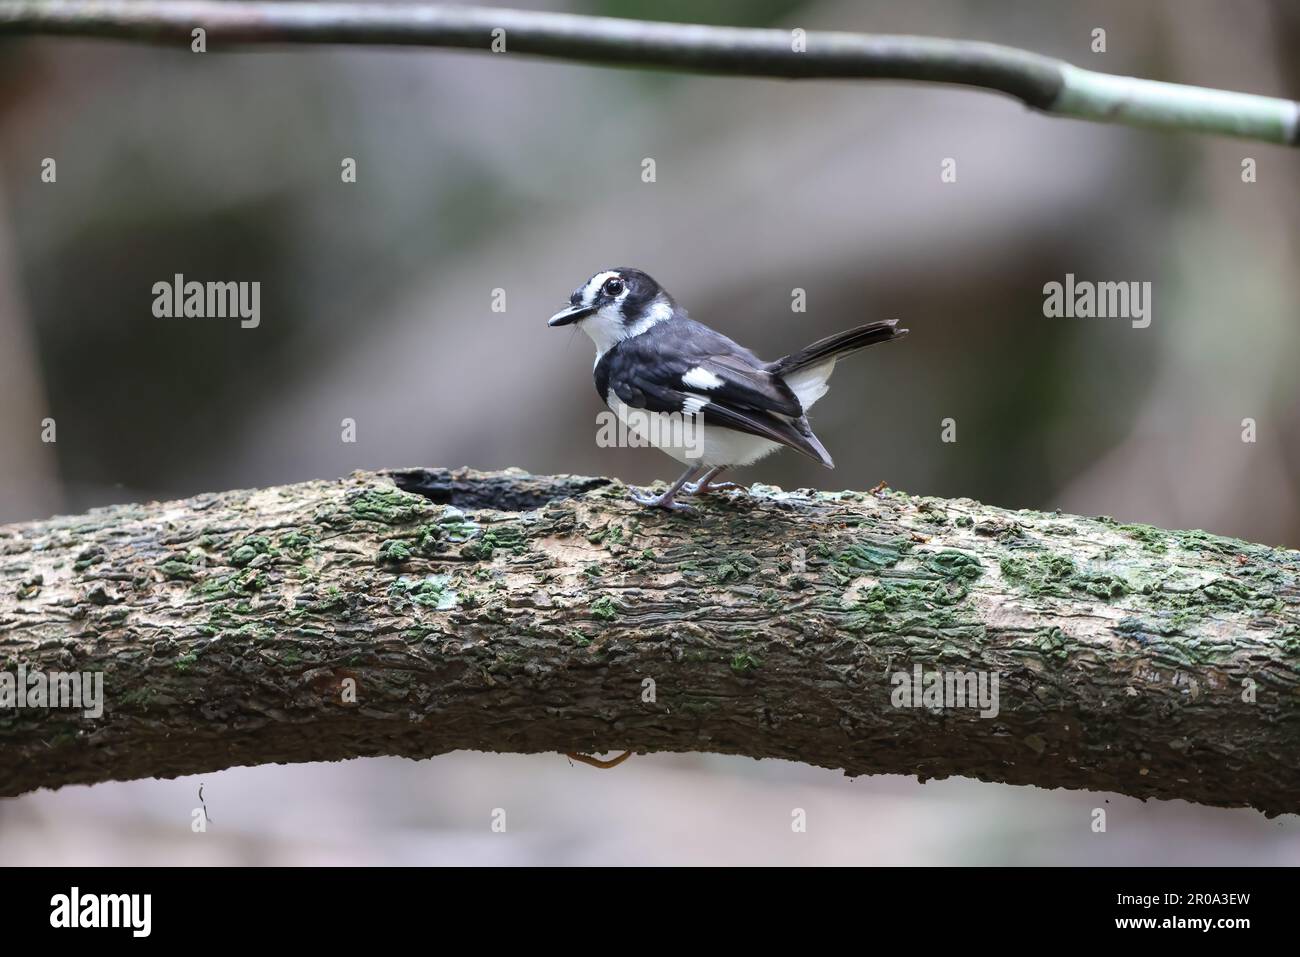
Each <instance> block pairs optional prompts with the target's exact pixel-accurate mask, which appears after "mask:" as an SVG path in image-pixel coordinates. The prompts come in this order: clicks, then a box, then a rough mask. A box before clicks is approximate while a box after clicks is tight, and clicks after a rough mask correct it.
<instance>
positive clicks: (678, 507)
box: [630, 465, 701, 512]
mask: <svg viewBox="0 0 1300 957" xmlns="http://www.w3.org/2000/svg"><path fill="white" fill-rule="evenodd" d="M700 468H701V466H699V465H692V466H691V467H690V468H688V469H687V470H686V471H685V472H683V473H682V475H681V478H679V479H678V480H677V481H676V482H674V483H673V484H672V485H670V486H668V491H666V492H664V494H663V495H642V494H639V493H637V492H636V491H632V492H631V493H630V494H631V496H632V501H634V502H638V503H640V504H641V505H649V506H651V507H653V508H666V509H668V510H669V511H674V512H676V511H690V508H691V507H690V506H689V505H683V504H682V503H681V502H675V501H673V498H674V497H675V496H676V495H677V493H678V492H680V491H681V490H682V486H683V485H685V484H686V483H687V482H688V481H690V479H691V476H693V475H694V474H695V473H696V472H698V471H699V470H700Z"/></svg>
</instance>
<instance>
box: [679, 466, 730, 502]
mask: <svg viewBox="0 0 1300 957" xmlns="http://www.w3.org/2000/svg"><path fill="white" fill-rule="evenodd" d="M726 467H727V466H725V465H715V466H714V467H713V468H711V469H709V470H708V471H707V472H705V473H704V475H703V476H701V478H700V480H699V481H698V482H692V483H690V484H689V485H687V486H685V490H686V491H687V492H690V493H691V494H692V495H704V494H706V493H708V492H717V491H720V490H722V489H726V488H740V486H739V485H737V484H736V483H735V482H715V481H713V480H714V479H715V478H717V477H718V476H719V475H721V474H722V472H723V470H724V469H726Z"/></svg>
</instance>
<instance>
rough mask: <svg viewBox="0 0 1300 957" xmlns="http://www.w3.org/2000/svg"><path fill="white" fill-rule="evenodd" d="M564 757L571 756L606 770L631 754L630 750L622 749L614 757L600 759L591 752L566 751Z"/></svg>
mask: <svg viewBox="0 0 1300 957" xmlns="http://www.w3.org/2000/svg"><path fill="white" fill-rule="evenodd" d="M564 756H565V757H566V758H572V759H573V760H574V761H581V762H582V763H583V764H590V765H591V766H592V767H593V768H601V769H602V770H605V771H608V770H609V769H610V768H616V767H618V766H619V765H620V764H622V763H623V762H624V761H626V760H627V759H628V758H630V757H631V756H632V752H631V751H624V752H623V753H622V754H620V755H619V756H618V757H616V758H610V759H609V760H608V761H602V760H601V759H600V758H598V757H595V756H594V755H591V754H578V753H577V752H576V751H566V752H565V753H564Z"/></svg>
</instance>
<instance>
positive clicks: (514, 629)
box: [0, 469, 1300, 814]
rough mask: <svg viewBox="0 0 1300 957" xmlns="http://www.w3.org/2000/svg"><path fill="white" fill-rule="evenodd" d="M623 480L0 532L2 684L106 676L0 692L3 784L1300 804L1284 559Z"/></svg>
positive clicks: (953, 513) (197, 509) (893, 500)
mask: <svg viewBox="0 0 1300 957" xmlns="http://www.w3.org/2000/svg"><path fill="white" fill-rule="evenodd" d="M394 483H396V484H394ZM625 493H626V489H625V488H624V487H623V486H621V485H619V484H618V483H616V482H611V481H609V480H606V479H584V478H574V477H567V476H560V477H541V476H529V475H526V474H524V473H521V472H515V471H510V472H504V473H476V472H469V471H465V470H462V471H459V472H447V471H444V470H423V469H413V470H404V471H399V472H392V473H378V474H374V473H357V474H356V475H354V476H352V477H351V478H350V479H348V480H344V481H337V482H311V483H306V484H302V485H293V486H286V487H283V488H270V489H263V490H254V491H239V492H226V493H221V494H207V495H200V496H198V497H196V498H193V499H188V500H185V501H181V502H170V503H163V504H157V503H153V504H148V505H128V506H117V507H113V508H107V509H99V510H95V511H93V512H90V513H89V514H86V515H81V516H74V517H60V518H54V519H50V520H48V521H41V522H32V523H28V524H23V525H10V526H6V527H3V528H0V667H3V669H4V671H6V672H8V674H9V675H10V676H13V677H10V678H8V684H9V686H10V687H11V688H13V687H15V681H16V676H17V675H18V674H19V672H20V671H21V672H22V673H23V674H24V675H25V676H26V680H27V681H28V682H30V681H31V680H32V675H34V674H37V675H42V676H47V677H48V676H52V675H56V674H57V673H64V674H70V673H73V672H76V673H95V672H99V673H102V675H103V691H104V694H103V701H104V709H103V713H102V715H100V716H98V717H94V716H86V715H85V714H83V712H82V710H79V709H72V708H66V707H50V706H48V705H52V704H56V703H57V702H52V701H46V702H44V703H45V704H46V705H47V706H46V707H39V706H36V707H34V706H30V702H29V706H27V707H15V706H14V704H15V700H14V699H13V698H12V697H11V699H10V700H9V701H8V703H7V704H6V703H5V702H4V701H3V699H2V698H0V795H13V794H20V793H22V792H24V791H29V790H31V789H33V788H38V787H42V786H44V787H59V786H61V785H64V784H75V783H91V782H96V781H107V780H122V779H129V778H139V777H151V776H156V777H170V776H174V775H179V774H187V773H196V772H203V771H211V770H216V769H220V768H226V767H231V766H234V765H242V764H263V763H268V762H294V761H318V760H336V759H341V758H349V757H356V756H360V755H377V754H394V755H404V756H408V757H426V756H429V755H435V754H441V753H445V752H447V751H451V750H456V749H474V750H482V751H498V752H537V751H558V752H563V751H591V752H604V751H608V750H623V749H633V750H636V751H713V752H722V753H727V754H742V755H749V756H751V757H756V758H760V757H774V758H786V759H790V760H794V761H802V762H805V763H808V764H814V765H820V766H824V767H832V768H843V769H844V770H845V771H847V772H848V773H850V774H877V773H900V774H915V775H918V776H919V777H921V778H923V779H924V778H937V777H946V776H949V775H965V776H969V777H976V778H980V779H982V780H987V781H1004V782H1010V783H1014V784H1035V785H1039V786H1043V787H1068V788H1090V789H1095V790H1102V791H1118V792H1121V793H1124V794H1130V795H1134V796H1137V797H1142V798H1148V797H1158V798H1185V799H1187V800H1190V801H1198V802H1202V803H1206V804H1214V805H1224V806H1241V805H1245V806H1252V807H1256V808H1259V809H1261V810H1263V811H1265V812H1268V813H1270V814H1273V813H1281V812H1297V811H1300V761H1297V760H1296V755H1297V753H1300V698H1298V697H1297V687H1298V685H1300V553H1297V552H1294V551H1287V550H1282V549H1273V548H1268V547H1265V546H1262V545H1252V544H1249V543H1246V542H1240V541H1236V540H1231V539H1224V538H1218V537H1215V536H1212V535H1207V534H1205V533H1203V532H1167V531H1161V530H1158V529H1154V528H1150V527H1148V526H1129V525H1120V524H1116V523H1115V522H1113V521H1110V520H1107V519H1085V518H1078V517H1075V516H1070V515H1061V514H1046V513H1040V512H1026V511H1018V512H1011V511H1004V510H1002V509H997V508H991V507H987V506H983V505H980V504H978V503H976V502H972V501H970V500H966V499H957V500H943V499H928V498H914V497H910V496H907V495H904V494H902V493H884V494H883V495H881V496H879V497H878V496H875V495H871V494H863V493H855V492H845V493H834V494H828V493H813V492H801V493H789V494H786V493H781V492H779V491H777V490H774V489H770V488H765V487H761V486H755V487H754V489H753V490H752V491H751V492H749V493H737V494H730V495H727V496H719V497H717V498H716V499H714V500H712V501H707V502H701V503H700V506H699V510H698V512H697V513H696V514H695V515H693V516H687V517H681V516H678V515H667V514H663V513H660V512H656V511H647V510H645V509H643V508H641V507H639V506H636V505H633V504H631V503H630V502H629V501H628V500H627V498H626V497H625ZM917 667H919V668H920V669H921V670H922V673H923V674H929V673H933V672H944V673H947V674H951V673H954V672H974V673H977V674H983V675H984V676H985V677H986V678H988V677H991V675H992V674H994V673H996V674H997V676H998V681H999V686H998V687H999V701H998V707H997V713H996V715H987V710H988V709H985V712H986V716H984V717H981V713H980V710H979V709H977V708H970V707H951V706H947V707H944V708H943V709H942V710H928V709H926V708H922V707H900V706H899V705H900V704H902V703H904V702H901V701H900V699H899V697H898V695H899V688H900V687H901V685H900V684H899V683H898V679H897V678H896V676H897V675H899V674H904V675H908V676H913V675H915V673H916V671H915V669H916V668H917ZM0 677H4V676H3V675H0ZM932 703H933V702H932ZM944 704H945V705H951V704H952V702H951V701H947V702H944Z"/></svg>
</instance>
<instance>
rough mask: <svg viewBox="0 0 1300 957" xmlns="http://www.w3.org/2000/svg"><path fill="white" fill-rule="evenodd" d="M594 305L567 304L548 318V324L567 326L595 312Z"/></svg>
mask: <svg viewBox="0 0 1300 957" xmlns="http://www.w3.org/2000/svg"><path fill="white" fill-rule="evenodd" d="M595 311H596V309H595V307H594V306H566V307H565V308H563V309H561V310H560V311H559V312H557V313H556V314H555V315H553V316H551V318H550V319H548V320H547V322H546V324H547V325H548V326H567V325H568V324H569V323H571V322H581V321H582V320H583V319H586V318H587V317H588V316H589V315H591V314H592V313H593V312H595Z"/></svg>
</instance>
